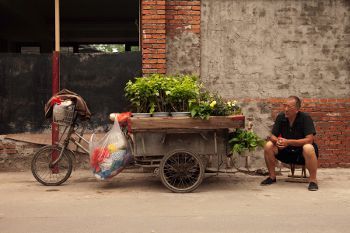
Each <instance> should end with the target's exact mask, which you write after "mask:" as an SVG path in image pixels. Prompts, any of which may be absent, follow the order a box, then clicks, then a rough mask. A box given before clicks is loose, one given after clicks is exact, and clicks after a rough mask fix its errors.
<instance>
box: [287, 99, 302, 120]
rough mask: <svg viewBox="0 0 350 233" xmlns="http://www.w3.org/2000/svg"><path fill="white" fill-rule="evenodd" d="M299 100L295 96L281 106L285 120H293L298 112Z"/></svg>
mask: <svg viewBox="0 0 350 233" xmlns="http://www.w3.org/2000/svg"><path fill="white" fill-rule="evenodd" d="M300 107H301V100H300V99H299V98H298V97H297V96H289V97H288V98H287V99H286V101H285V102H284V104H283V108H284V113H285V115H286V117H287V118H289V119H293V118H295V116H296V115H297V113H298V112H299V110H300Z"/></svg>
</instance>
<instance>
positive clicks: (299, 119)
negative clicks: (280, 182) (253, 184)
mask: <svg viewBox="0 0 350 233" xmlns="http://www.w3.org/2000/svg"><path fill="white" fill-rule="evenodd" d="M300 107H301V101H300V99H299V98H298V97H296V96H290V97H288V98H287V99H286V101H285V103H284V104H283V108H284V112H281V113H279V114H278V116H277V118H276V120H275V124H274V126H273V129H272V135H271V137H270V140H269V141H268V142H267V143H266V145H265V147H264V157H265V162H266V166H267V168H268V170H269V177H268V178H266V179H265V180H263V181H262V182H261V185H270V184H273V183H275V182H276V172H275V161H276V159H278V160H279V161H281V162H283V163H287V164H305V166H306V168H307V169H308V170H309V173H310V177H309V187H308V189H309V190H310V191H316V190H318V185H317V179H316V173H317V166H318V164H317V158H318V148H317V145H316V144H315V143H314V135H315V134H316V130H315V126H314V123H313V120H312V119H311V117H310V116H309V115H308V114H307V113H304V112H300V111H299V110H300Z"/></svg>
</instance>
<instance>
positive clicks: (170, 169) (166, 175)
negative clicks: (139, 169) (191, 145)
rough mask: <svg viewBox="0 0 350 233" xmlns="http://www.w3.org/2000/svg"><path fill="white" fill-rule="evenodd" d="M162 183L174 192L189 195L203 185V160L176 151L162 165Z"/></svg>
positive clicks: (166, 157) (192, 154) (183, 151)
mask: <svg viewBox="0 0 350 233" xmlns="http://www.w3.org/2000/svg"><path fill="white" fill-rule="evenodd" d="M159 169H160V178H161V180H162V183H163V184H164V185H165V187H167V188H168V189H170V190H171V191H173V192H176V193H187V192H192V191H193V190H195V189H196V188H197V187H198V186H199V185H200V183H202V180H203V176H204V165H203V162H202V160H201V158H200V157H199V156H198V155H196V154H194V153H192V152H189V151H185V150H175V151H173V152H171V153H169V154H168V155H166V156H165V157H164V158H163V159H162V161H161V163H160V167H159Z"/></svg>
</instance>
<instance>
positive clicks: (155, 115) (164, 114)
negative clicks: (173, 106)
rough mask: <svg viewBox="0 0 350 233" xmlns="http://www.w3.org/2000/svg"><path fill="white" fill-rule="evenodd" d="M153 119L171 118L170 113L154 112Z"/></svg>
mask: <svg viewBox="0 0 350 233" xmlns="http://www.w3.org/2000/svg"><path fill="white" fill-rule="evenodd" d="M152 116H153V117H167V116H169V112H154V113H153V114H152Z"/></svg>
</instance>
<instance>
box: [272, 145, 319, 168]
mask: <svg viewBox="0 0 350 233" xmlns="http://www.w3.org/2000/svg"><path fill="white" fill-rule="evenodd" d="M312 145H313V146H314V149H315V152H316V156H317V158H318V147H317V144H316V143H313V144H312ZM276 159H278V160H279V161H281V162H282V163H287V164H291V163H293V164H300V165H303V164H305V159H304V156H303V147H290V146H289V147H286V148H284V149H283V150H280V151H278V154H277V155H276Z"/></svg>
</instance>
